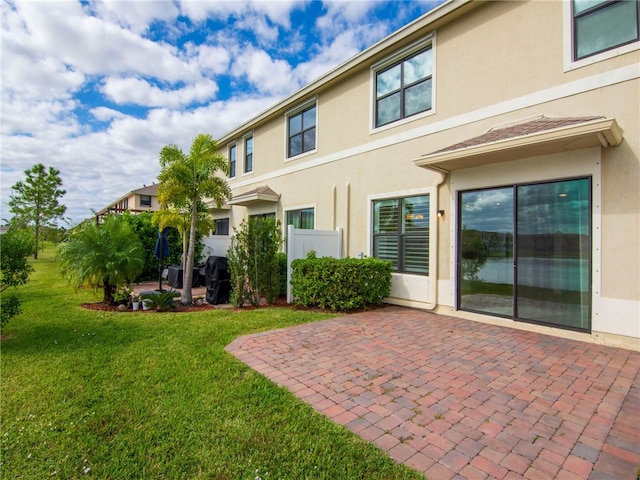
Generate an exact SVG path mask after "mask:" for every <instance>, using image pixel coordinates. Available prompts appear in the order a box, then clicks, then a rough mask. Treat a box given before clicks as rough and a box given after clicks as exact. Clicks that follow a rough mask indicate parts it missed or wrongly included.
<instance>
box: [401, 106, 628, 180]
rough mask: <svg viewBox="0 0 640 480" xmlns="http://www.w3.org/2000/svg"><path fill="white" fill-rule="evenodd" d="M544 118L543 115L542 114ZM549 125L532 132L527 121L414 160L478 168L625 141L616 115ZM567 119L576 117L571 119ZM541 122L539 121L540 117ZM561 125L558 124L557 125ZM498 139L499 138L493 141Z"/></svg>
mask: <svg viewBox="0 0 640 480" xmlns="http://www.w3.org/2000/svg"><path fill="white" fill-rule="evenodd" d="M543 118H544V117H543ZM546 120H547V121H548V123H547V126H551V127H550V128H544V127H541V129H539V130H536V129H535V128H533V129H530V130H532V131H531V133H525V134H522V133H520V132H522V131H523V130H524V131H527V129H526V128H523V127H524V126H528V125H531V124H532V123H533V122H527V123H525V124H520V125H516V126H511V127H505V128H502V129H494V130H491V131H490V132H488V133H486V134H484V135H481V136H479V137H475V138H473V139H469V140H466V141H464V142H461V143H459V144H456V145H452V146H450V147H447V148H444V149H441V150H438V151H436V152H433V153H429V154H426V155H423V156H421V157H420V158H417V159H415V160H414V161H413V162H414V164H415V165H417V166H419V167H423V168H428V169H431V170H436V171H439V172H451V171H453V170H461V169H463V168H471V167H478V166H484V165H490V164H495V163H501V162H509V161H513V160H517V159H520V158H527V157H534V156H539V155H549V154H553V153H561V152H568V151H571V150H578V149H582V148H591V147H604V148H606V147H610V146H616V145H619V144H620V143H621V142H622V139H623V134H622V130H621V129H620V127H619V126H618V124H617V122H616V120H615V118H604V117H588V118H587V119H586V120H585V119H546ZM567 120H574V121H569V122H567ZM536 122H538V124H539V123H540V120H537V121H536ZM559 124H560V125H562V126H559V127H557V126H555V125H559ZM492 138H498V139H497V140H491V139H492Z"/></svg>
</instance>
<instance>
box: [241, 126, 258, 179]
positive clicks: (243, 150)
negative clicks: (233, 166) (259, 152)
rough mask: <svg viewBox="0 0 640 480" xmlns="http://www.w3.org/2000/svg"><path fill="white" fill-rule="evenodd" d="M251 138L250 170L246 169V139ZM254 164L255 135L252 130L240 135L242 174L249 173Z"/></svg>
mask: <svg viewBox="0 0 640 480" xmlns="http://www.w3.org/2000/svg"><path fill="white" fill-rule="evenodd" d="M249 138H252V139H253V152H251V170H249V171H247V140H248V139H249ZM255 166H256V137H255V135H254V134H253V132H249V133H247V134H245V135H243V136H242V175H243V176H244V175H251V174H253V170H254V169H255Z"/></svg>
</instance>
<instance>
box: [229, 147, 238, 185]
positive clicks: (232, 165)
mask: <svg viewBox="0 0 640 480" xmlns="http://www.w3.org/2000/svg"><path fill="white" fill-rule="evenodd" d="M237 153H238V151H237V148H236V146H235V145H231V146H230V147H229V178H233V177H235V176H236V160H237V158H236V157H237Z"/></svg>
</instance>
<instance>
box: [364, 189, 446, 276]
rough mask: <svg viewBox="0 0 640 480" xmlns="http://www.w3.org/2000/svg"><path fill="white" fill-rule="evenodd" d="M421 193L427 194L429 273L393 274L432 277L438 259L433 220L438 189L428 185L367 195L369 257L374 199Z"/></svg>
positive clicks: (390, 198) (436, 219) (389, 198)
mask: <svg viewBox="0 0 640 480" xmlns="http://www.w3.org/2000/svg"><path fill="white" fill-rule="evenodd" d="M423 195H429V260H428V265H429V273H428V274H427V275H423V274H417V273H410V272H395V271H394V272H393V275H394V276H400V277H404V276H406V277H419V278H425V279H429V278H433V277H432V274H433V272H436V271H437V270H436V268H435V267H434V262H437V261H438V258H437V255H435V252H436V251H437V250H435V247H436V246H437V244H438V237H437V234H438V228H437V226H436V225H435V222H437V221H438V220H439V218H438V211H437V209H438V205H437V204H438V202H437V201H436V198H437V197H436V195H438V190H437V188H435V187H429V188H415V189H410V190H398V191H394V192H385V193H379V194H373V195H367V256H369V257H373V227H374V222H373V202H374V201H375V200H393V199H397V198H405V197H418V196H423Z"/></svg>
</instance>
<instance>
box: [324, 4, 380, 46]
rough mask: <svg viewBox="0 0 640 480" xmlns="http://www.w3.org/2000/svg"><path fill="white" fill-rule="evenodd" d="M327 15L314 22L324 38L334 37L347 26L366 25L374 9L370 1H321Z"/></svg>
mask: <svg viewBox="0 0 640 480" xmlns="http://www.w3.org/2000/svg"><path fill="white" fill-rule="evenodd" d="M322 3H323V4H324V6H325V8H326V9H327V13H326V14H325V15H323V16H322V17H319V18H318V19H317V20H316V26H317V27H318V29H319V30H320V31H321V32H323V35H324V36H326V37H334V36H336V35H338V34H339V33H340V32H341V31H343V30H344V28H345V27H347V26H352V25H358V24H361V23H363V20H364V21H365V23H368V20H369V18H368V14H369V12H370V11H371V10H372V9H373V8H375V6H376V3H377V2H376V1H371V0H348V1H345V0H323V2H322Z"/></svg>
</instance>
